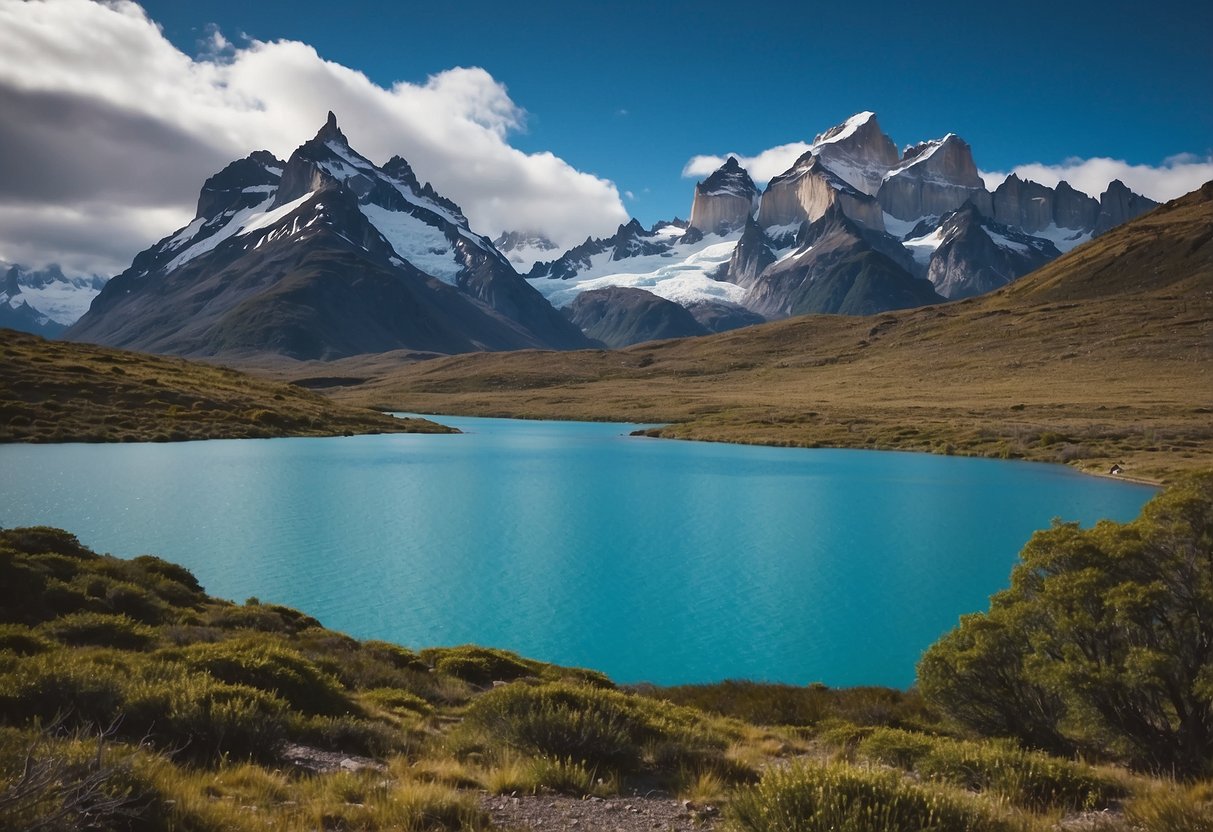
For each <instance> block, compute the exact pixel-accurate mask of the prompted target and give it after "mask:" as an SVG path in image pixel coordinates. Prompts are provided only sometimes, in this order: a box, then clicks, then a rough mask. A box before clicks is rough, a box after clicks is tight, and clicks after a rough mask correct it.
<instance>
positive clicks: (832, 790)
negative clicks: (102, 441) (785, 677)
mask: <svg viewBox="0 0 1213 832" xmlns="http://www.w3.org/2000/svg"><path fill="white" fill-rule="evenodd" d="M729 815H730V822H731V824H732V826H733V828H734V829H737V830H741V832H894V830H896V832H901V830H907V831H908V830H931V832H1002V830H1008V832H1009V830H1011V829H1013V828H1014V827H1013V826H1012V825H1011V824H1010V823H1008V822H1007V821H1005V820H1003V819H1001V818H999V817H997V816H995V815H994V814H993V813H992V812H991V811H990V810H989V809H987V808H985V807H983V806H981V805H980V804H979V803H977V802H976V801H974V800H971V799H968V798H967V797H966V796H965V795H960V794H954V793H952V792H949V791H946V790H943V789H941V788H939V787H934V786H929V785H918V784H914V783H908V782H906V781H905V780H904V779H902V777H901V776H899V775H898V774H896V773H894V772H885V771H874V770H867V769H859V768H855V767H853V766H849V765H845V764H840V763H835V764H831V765H805V764H800V765H794V766H791V767H789V768H782V769H779V768H776V769H770V770H769V771H768V772H767V773H766V774H765V775H763V777H762V780H761V781H760V782H759V783H758V785H756V786H753V787H751V788H748V789H743V790H742V791H741V792H740V793H739V794H738V795H737V796H736V797H735V798H734V800H733V801H732V803H731V804H730V807H729Z"/></svg>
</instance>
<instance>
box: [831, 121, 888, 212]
mask: <svg viewBox="0 0 1213 832" xmlns="http://www.w3.org/2000/svg"><path fill="white" fill-rule="evenodd" d="M811 152H812V153H813V154H814V155H815V156H817V157H818V158H820V159H821V160H822V161H823V162H825V163H826V166H827V167H829V168H830V170H832V171H833V172H834V173H835V175H837V176H838V177H839V178H840V179H842V180H843V181H844V182H846V183H847V184H848V185H850V186H851V187H852V188H855V189H856V190H857V191H860V192H861V193H865V194H868V195H869V196H873V195H875V194H876V192H877V191H878V190H880V184H881V182H883V181H884V177H885V174H886V173H887V172H888V171H889V169H890V168H892V167H893V166H895V165H896V164H897V162H898V156H897V145H895V144H893V140H892V139H890V138H889V137H888V136H886V135H885V134H884V132H883V131H882V130H881V129H880V122H879V121H877V119H876V114H875V113H871V112H863V113H856V114H855V115H853V116H851V117H850V118H849V119H847V120H846V121H845V122H843V123H842V124H839V125H837V126H836V127H831V128H830V129H829V130H827V131H826V132H824V133H822V134H821V135H819V136H818V137H817V138H816V139H815V140H814V141H813V149H812V151H811Z"/></svg>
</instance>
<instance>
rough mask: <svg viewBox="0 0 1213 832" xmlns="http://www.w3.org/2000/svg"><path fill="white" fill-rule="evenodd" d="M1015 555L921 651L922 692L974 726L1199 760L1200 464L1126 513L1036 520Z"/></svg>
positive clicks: (1204, 769) (1185, 761) (1211, 517)
mask: <svg viewBox="0 0 1213 832" xmlns="http://www.w3.org/2000/svg"><path fill="white" fill-rule="evenodd" d="M1021 559H1022V562H1021V563H1020V564H1019V565H1018V566H1017V567H1016V568H1015V571H1014V573H1013V574H1012V580H1011V588H1010V589H1009V590H1007V591H1006V592H1003V593H1000V594H999V595H996V596H995V597H994V598H993V599H992V602H991V607H990V611H989V612H988V613H985V614H980V615H974V616H967V617H965V618H964V619H962V621H961V624H960V626H959V627H958V628H957V629H956V630H954V631H952V632H951V633H950V634H948V635H947V636H945V637H944V638H943V639H942V640H941V641H940V642H938V643H937V644H936V645H934V646H933V647H932V648H931V649H930V650H929V651H928V652H927V653H926V655H925V656H924V657H923V660H922V662H921V664H920V665H919V683H920V686H921V688H922V691H923V693H924V695H926V696H927V698H928V699H929V700H930V701H932V702H933V703H935V704H937V705H938V706H939V707H940V708H942V709H944V710H945V711H947V712H949V713H950V714H951V715H953V716H954V717H955V718H956V719H958V720H959V721H960V722H962V723H964V724H966V725H968V726H970V727H972V728H973V729H975V730H977V731H979V732H981V733H983V734H987V735H1002V736H1013V737H1017V738H1019V739H1021V740H1022V741H1024V742H1027V743H1029V744H1032V745H1036V746H1039V747H1044V748H1048V749H1053V750H1065V749H1066V748H1067V747H1073V746H1076V747H1081V748H1085V749H1088V750H1090V751H1092V752H1096V751H1107V752H1111V753H1112V754H1114V755H1115V756H1117V757H1119V758H1120V759H1123V760H1126V761H1127V762H1129V763H1131V764H1133V765H1135V766H1138V767H1142V768H1146V769H1150V770H1156V771H1168V772H1175V773H1177V774H1180V775H1185V776H1194V775H1200V774H1203V773H1208V772H1210V771H1213V648H1211V645H1213V473H1210V474H1201V475H1196V476H1192V477H1189V478H1188V479H1186V480H1184V481H1181V482H1180V483H1179V484H1177V485H1175V486H1173V487H1172V488H1170V489H1168V490H1167V491H1166V492H1164V493H1163V494H1161V495H1159V496H1157V497H1155V498H1154V499H1153V500H1151V501H1150V502H1149V503H1148V504H1147V505H1146V507H1145V508H1144V509H1143V511H1142V515H1141V517H1139V518H1138V519H1137V520H1135V521H1133V522H1131V523H1127V524H1118V523H1112V522H1108V521H1105V522H1101V523H1099V524H1098V525H1097V526H1095V527H1094V528H1092V529H1089V530H1084V529H1080V528H1079V527H1078V526H1077V525H1074V524H1056V525H1054V527H1053V528H1052V529H1049V530H1047V531H1043V532H1038V533H1037V534H1035V535H1033V537H1032V539H1031V540H1030V541H1029V542H1028V545H1027V546H1026V547H1025V548H1024V550H1023V552H1022V554H1021Z"/></svg>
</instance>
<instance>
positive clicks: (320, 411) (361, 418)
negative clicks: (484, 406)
mask: <svg viewBox="0 0 1213 832" xmlns="http://www.w3.org/2000/svg"><path fill="white" fill-rule="evenodd" d="M405 432H408V433H451V432H453V431H451V430H450V429H449V428H445V427H442V426H441V425H437V424H434V423H433V422H430V421H427V420H422V419H404V420H401V419H393V418H391V417H389V416H385V415H383V414H382V413H378V412H375V411H372V410H368V409H366V408H361V407H356V406H350V405H344V404H339V403H336V402H333V401H331V400H330V399H326V398H324V397H322V396H319V395H317V394H315V393H313V392H311V391H308V390H304V389H301V388H299V387H296V386H294V385H290V384H282V383H276V382H269V381H265V380H262V379H256V378H252V377H250V376H247V375H245V374H243V373H239V372H236V371H234V370H227V369H223V368H219V367H212V366H210V365H206V364H199V363H196V362H190V361H185V360H183V359H177V358H164V357H159V356H151V355H144V354H141V353H133V352H127V351H125V350H113V349H106V348H103V347H94V346H89V345H86V344H70V343H66V342H62V341H46V340H43V339H42V338H39V337H37V336H34V335H26V334H24V333H19V332H14V331H13V330H0V442H166V441H181V440H186V439H245V438H266V437H275V436H341V435H343V434H357V433H405Z"/></svg>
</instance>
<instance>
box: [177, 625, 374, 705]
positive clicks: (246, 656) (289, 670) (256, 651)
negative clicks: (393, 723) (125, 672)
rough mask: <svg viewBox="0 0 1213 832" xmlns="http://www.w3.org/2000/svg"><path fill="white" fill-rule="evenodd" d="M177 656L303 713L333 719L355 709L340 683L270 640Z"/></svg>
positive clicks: (191, 649) (205, 647)
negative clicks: (280, 699) (327, 716)
mask: <svg viewBox="0 0 1213 832" xmlns="http://www.w3.org/2000/svg"><path fill="white" fill-rule="evenodd" d="M177 654H178V655H179V656H180V658H181V661H183V662H184V663H185V664H186V665H187V666H188V667H190V668H193V669H195V670H201V671H205V672H206V673H209V674H210V675H211V676H214V677H215V678H216V679H220V680H222V681H224V682H229V683H231V684H239V685H248V686H249V687H254V688H258V689H259V690H264V691H266V692H268V693H272V694H274V695H276V696H279V697H281V698H282V699H283V700H285V701H286V702H287V703H288V704H289V705H290V706H291V707H292V708H294V709H295V710H298V711H301V712H302V713H305V714H315V715H330V716H332V715H337V714H343V713H346V712H349V711H350V710H352V709H353V705H352V703H351V702H350V700H349V699H348V698H347V697H346V695H345V692H344V691H343V690H342V689H341V685H340V684H339V683H338V682H337V680H336V679H334V678H333V677H332V676H330V675H328V674H327V673H323V672H321V671H320V669H319V668H317V667H316V665H315V664H313V663H312V662H310V661H308V660H307V659H306V658H304V657H303V656H302V655H300V654H299V653H297V652H296V651H294V650H291V649H290V648H288V647H285V646H283V645H281V644H277V643H275V642H272V641H268V640H265V639H262V638H242V639H236V640H232V641H221V642H216V643H213V644H193V645H190V646H188V647H185V648H183V649H181V650H180V651H178V653H177Z"/></svg>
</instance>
